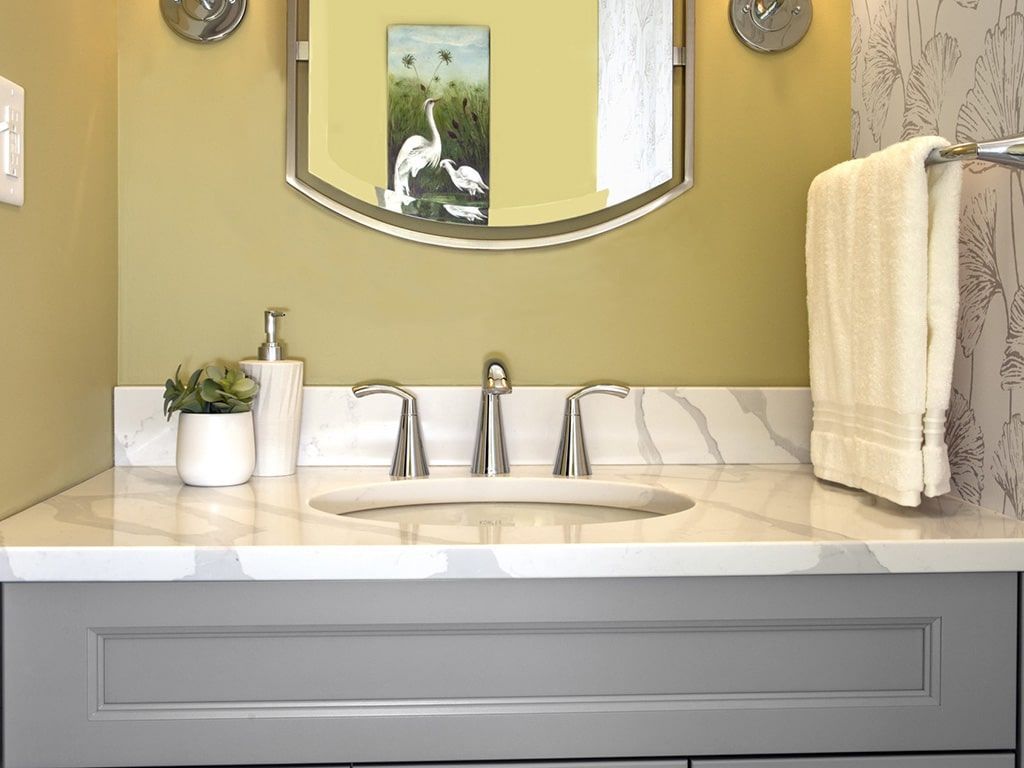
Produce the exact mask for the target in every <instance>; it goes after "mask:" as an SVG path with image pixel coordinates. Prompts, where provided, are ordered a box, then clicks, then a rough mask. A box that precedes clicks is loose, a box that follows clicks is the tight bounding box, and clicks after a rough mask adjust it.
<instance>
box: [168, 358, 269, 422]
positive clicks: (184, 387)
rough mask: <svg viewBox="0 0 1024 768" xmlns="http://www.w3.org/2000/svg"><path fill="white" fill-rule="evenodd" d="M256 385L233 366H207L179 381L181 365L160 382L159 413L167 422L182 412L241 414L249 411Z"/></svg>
mask: <svg viewBox="0 0 1024 768" xmlns="http://www.w3.org/2000/svg"><path fill="white" fill-rule="evenodd" d="M258 392H259V384H257V383H256V382H255V381H253V380H252V379H250V378H249V377H248V376H246V375H245V373H244V372H243V371H242V370H240V369H239V368H237V367H228V368H225V367H223V366H220V365H207V366H204V367H202V368H199V369H198V370H196V371H193V373H192V375H191V376H189V379H188V381H187V382H184V383H183V382H182V380H181V366H180V365H179V366H178V368H177V370H176V371H175V372H174V378H171V379H167V381H166V382H165V383H164V393H163V412H164V415H165V416H166V417H167V419H168V420H170V418H171V416H172V415H173V414H174V413H175V412H176V411H183V412H185V413H245V412H247V411H250V410H252V403H253V398H255V397H256V394H257V393H258Z"/></svg>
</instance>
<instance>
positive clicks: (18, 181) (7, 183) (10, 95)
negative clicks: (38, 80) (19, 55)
mask: <svg viewBox="0 0 1024 768" xmlns="http://www.w3.org/2000/svg"><path fill="white" fill-rule="evenodd" d="M24 202H25V89H24V88H22V87H21V86H20V85H16V84H14V83H12V82H11V81H10V80H5V79H4V78H2V77H0V203H9V204H11V205H23V204H24Z"/></svg>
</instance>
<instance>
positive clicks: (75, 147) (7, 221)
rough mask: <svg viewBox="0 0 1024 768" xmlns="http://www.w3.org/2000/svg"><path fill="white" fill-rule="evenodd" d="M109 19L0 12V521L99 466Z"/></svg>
mask: <svg viewBox="0 0 1024 768" xmlns="http://www.w3.org/2000/svg"><path fill="white" fill-rule="evenodd" d="M115 22H116V13H115V9H114V7H112V6H111V5H108V4H106V3H94V2H73V3H71V2H48V3H40V2H35V3H26V2H24V0H0V74H2V75H3V76H4V77H7V78H9V79H11V80H13V81H15V82H16V83H19V84H20V85H23V86H25V89H26V104H25V107H26V109H25V118H26V119H25V128H26V135H25V139H26V144H25V151H26V157H25V170H26V173H27V176H26V186H25V206H24V208H13V207H11V206H7V205H0V307H2V308H3V318H4V329H3V333H2V337H3V342H2V344H0V350H2V351H3V359H4V364H5V366H6V369H5V370H4V372H3V375H2V376H0V402H2V403H3V416H2V417H0V425H2V426H0V517H5V516H7V515H9V514H11V513H13V512H16V511H18V510H19V509H22V508H24V507H25V506H27V505H29V504H31V503H33V502H35V501H38V500H40V499H42V498H44V497H47V496H50V495H51V494H53V493H56V492H57V491H59V490H62V489H63V488H65V487H67V486H69V485H72V484H74V483H76V482H78V481H80V480H84V479H85V478H86V477H88V476H90V475H93V474H95V473H97V472H99V471H101V470H102V469H105V468H107V467H109V466H110V464H111V454H112V435H111V431H112V430H111V387H112V386H113V385H114V383H115V380H116V375H117V360H116V339H117V317H116V307H117V220H116V216H117V202H116V195H117V183H116V173H117V145H116V133H115V131H116V121H115V112H116V108H117V102H116V96H117V93H116V82H117V56H116V36H115Z"/></svg>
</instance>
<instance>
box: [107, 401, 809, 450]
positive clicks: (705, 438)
mask: <svg viewBox="0 0 1024 768" xmlns="http://www.w3.org/2000/svg"><path fill="white" fill-rule="evenodd" d="M573 389H574V388H571V387H518V388H516V389H515V390H514V391H513V393H512V394H511V395H508V396H506V397H505V398H503V403H502V408H503V410H504V416H505V427H506V432H507V438H508V448H509V455H510V456H511V461H512V464H513V465H519V466H534V465H542V464H549V463H551V462H552V461H553V460H554V456H555V450H556V448H557V445H558V435H559V430H560V428H561V424H562V411H563V408H564V404H565V398H566V396H567V395H569V394H570V393H571V392H572V391H573ZM412 390H413V391H414V392H415V393H416V395H417V397H418V398H419V412H420V419H421V421H422V425H423V436H424V442H425V444H426V449H427V455H428V456H429V457H430V462H431V464H432V465H433V466H468V464H469V461H470V458H471V457H472V454H473V436H474V433H475V429H476V419H477V412H478V407H479V397H480V392H479V389H478V388H476V387H414V388H412ZM162 391H163V390H162V389H161V388H160V387H118V388H117V389H116V390H115V392H114V438H115V439H114V444H115V464H116V465H117V466H121V467H130V466H158V467H169V466H173V465H174V450H175V439H176V427H177V417H175V418H173V419H172V420H171V422H170V423H168V422H167V421H166V420H165V419H164V418H163V416H162V415H161V413H160V409H161V405H162V401H161V398H160V395H161V393H162ZM399 408H400V405H399V404H398V403H397V402H394V401H392V400H391V399H390V398H368V399H365V400H357V399H356V398H355V397H354V396H353V395H352V392H351V390H350V389H349V388H348V387H307V388H306V389H305V396H304V402H303V409H302V427H301V434H300V438H299V462H298V463H299V465H300V466H307V467H309V466H387V465H388V464H389V463H390V462H391V455H392V451H393V450H394V439H395V431H396V429H397V426H398V412H399ZM810 411H811V401H810V394H809V391H808V390H807V389H806V388H796V387H794V388H785V387H780V388H766V389H736V388H732V389H730V388H724V387H681V388H675V387H648V388H636V389H634V390H633V391H632V392H631V393H630V395H629V397H628V398H627V400H626V401H625V402H623V401H620V400H617V399H613V398H600V397H598V398H590V399H589V400H588V401H587V402H586V403H585V404H584V405H583V412H584V413H583V416H584V423H585V427H586V434H587V446H588V449H589V451H590V457H591V461H592V462H593V463H594V464H597V465H601V464H604V465H620V464H629V465H633V464H650V465H663V464H748V463H753V464H775V463H781V464H792V463H807V462H808V461H809V455H810Z"/></svg>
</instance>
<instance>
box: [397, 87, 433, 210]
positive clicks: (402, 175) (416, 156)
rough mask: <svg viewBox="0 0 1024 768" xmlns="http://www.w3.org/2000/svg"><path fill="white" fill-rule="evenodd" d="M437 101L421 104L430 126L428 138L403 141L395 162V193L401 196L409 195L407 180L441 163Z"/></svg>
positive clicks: (430, 100) (427, 101)
mask: <svg viewBox="0 0 1024 768" xmlns="http://www.w3.org/2000/svg"><path fill="white" fill-rule="evenodd" d="M435 104H437V99H427V100H426V101H425V102H423V110H424V112H425V113H426V115H427V124H428V125H429V126H430V138H429V139H427V138H425V137H423V136H417V135H413V136H410V137H409V138H408V139H406V140H405V143H404V144H402V148H401V149H400V150H399V151H398V157H397V158H396V160H395V180H394V188H395V191H396V192H398V193H399V194H402V195H408V194H409V180H410V178H413V179H414V178H416V175H417V174H418V173H419V172H420V171H422V170H423V169H424V168H426V167H428V166H429V167H431V168H437V166H438V164H439V163H440V162H441V133H440V131H438V130H437V121H436V120H434V105H435Z"/></svg>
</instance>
